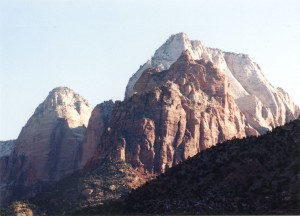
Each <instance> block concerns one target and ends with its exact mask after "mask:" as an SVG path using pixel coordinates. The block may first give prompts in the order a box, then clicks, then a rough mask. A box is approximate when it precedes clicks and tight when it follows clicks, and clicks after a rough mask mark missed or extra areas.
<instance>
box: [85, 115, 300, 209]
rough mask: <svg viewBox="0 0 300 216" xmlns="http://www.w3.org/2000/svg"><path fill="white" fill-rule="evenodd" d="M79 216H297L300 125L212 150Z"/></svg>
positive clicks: (298, 122) (299, 200) (292, 124)
mask: <svg viewBox="0 0 300 216" xmlns="http://www.w3.org/2000/svg"><path fill="white" fill-rule="evenodd" d="M82 213H84V214H93V213H96V214H101V213H106V214H107V213H118V214H120V213H123V214H124V213H125V214H135V213H139V214H140V213H143V214H299V213H300V120H295V121H293V122H291V123H288V124H286V125H285V126H282V127H278V128H275V129H274V130H273V132H269V133H267V134H265V135H263V136H260V137H258V138H257V137H249V138H244V139H233V140H230V141H227V142H224V143H221V144H218V145H216V146H213V147H211V148H209V149H207V150H205V151H202V152H200V153H199V154H197V155H196V156H194V157H192V158H189V159H188V160H186V161H184V162H182V163H181V164H179V165H177V166H175V167H173V168H171V169H169V170H167V171H166V172H165V173H164V174H162V175H160V176H158V177H157V179H155V180H153V181H151V182H147V183H146V184H145V185H143V186H142V187H140V188H138V189H137V190H135V191H133V192H132V193H131V194H129V195H128V196H125V197H123V199H121V200H119V201H118V202H115V203H107V204H106V205H104V206H101V207H98V208H89V209H85V210H84V211H83V212H81V213H80V214H82Z"/></svg>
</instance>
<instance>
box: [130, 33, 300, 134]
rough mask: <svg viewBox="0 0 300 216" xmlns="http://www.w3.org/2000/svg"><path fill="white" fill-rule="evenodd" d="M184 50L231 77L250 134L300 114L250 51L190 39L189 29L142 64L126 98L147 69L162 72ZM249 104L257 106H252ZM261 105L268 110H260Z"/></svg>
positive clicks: (165, 44) (263, 131)
mask: <svg viewBox="0 0 300 216" xmlns="http://www.w3.org/2000/svg"><path fill="white" fill-rule="evenodd" d="M184 50H188V51H189V52H190V53H191V56H192V57H193V58H194V59H196V60H199V59H205V60H209V61H211V62H213V63H214V64H215V65H216V66H217V67H218V68H219V69H220V71H221V72H222V73H223V74H224V75H225V76H226V77H227V79H228V80H229V82H230V84H231V94H232V96H233V97H234V99H235V100H236V102H237V105H238V106H239V108H240V110H241V111H242V112H243V114H244V115H245V116H246V124H247V125H248V128H247V131H248V133H249V134H263V133H265V132H266V131H267V130H271V129H272V128H273V127H275V126H279V125H283V124H285V123H286V122H289V121H291V120H294V119H296V118H297V117H298V116H299V114H300V109H299V106H297V105H296V104H295V103H294V102H293V101H292V99H291V98H290V96H289V95H288V94H287V93H286V92H285V91H284V90H283V89H281V88H275V87H274V86H273V85H272V84H271V83H270V82H269V81H268V80H267V78H266V77H265V76H264V74H263V72H262V70H261V68H260V67H259V65H258V64H256V63H255V62H254V61H252V60H251V59H250V57H249V56H248V55H245V54H237V53H231V52H224V51H222V50H219V49H214V48H209V47H206V46H205V45H203V44H202V43H201V41H199V40H189V38H188V36H187V35H186V34H185V33H178V34H175V35H172V36H170V38H169V39H168V40H167V41H166V42H165V43H164V44H163V45H162V46H161V47H159V48H158V49H157V50H156V51H155V53H154V56H153V57H152V58H151V59H150V60H148V61H147V62H146V63H145V64H144V65H143V66H142V67H140V68H139V70H138V71H137V72H136V73H135V74H134V75H133V76H132V77H131V78H130V80H129V82H128V84H127V87H126V93H125V98H128V97H130V96H131V95H133V94H134V93H135V92H136V91H137V89H135V84H136V83H137V82H138V80H139V79H140V78H141V76H142V75H143V73H145V72H144V71H145V70H146V69H148V68H151V67H156V68H157V70H158V72H161V71H163V70H166V69H169V68H170V66H171V65H172V64H173V63H174V62H175V61H176V60H177V58H178V57H179V56H180V55H181V52H182V51H184ZM247 104H252V105H255V107H250V108H248V107H247ZM260 107H262V108H263V110H264V111H263V112H265V113H263V114H261V113H260V112H257V109H261V108H260Z"/></svg>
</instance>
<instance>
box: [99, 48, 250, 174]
mask: <svg viewBox="0 0 300 216" xmlns="http://www.w3.org/2000/svg"><path fill="white" fill-rule="evenodd" d="M133 89H134V91H135V92H138V93H136V94H134V95H132V96H131V97H129V98H127V99H125V101H123V102H117V103H116V104H115V107H114V109H113V112H112V115H111V120H110V122H109V124H108V128H107V130H106V131H105V132H104V134H103V136H102V138H101V142H100V146H99V149H98V157H101V156H102V157H103V156H106V155H111V156H112V157H113V158H117V159H121V160H124V161H126V162H129V163H131V164H132V165H133V166H134V167H136V168H141V169H142V170H146V171H150V172H152V171H154V172H158V173H161V172H164V171H165V170H166V169H168V168H170V167H172V166H174V165H176V164H178V163H179V162H180V161H183V160H185V159H187V158H188V157H191V156H194V155H195V154H196V153H198V152H199V151H201V150H204V149H206V148H208V147H210V146H212V145H215V144H216V143H217V142H222V141H224V140H227V139H231V138H233V137H243V136H245V128H246V125H245V121H244V120H245V119H244V115H243V114H242V113H241V112H240V110H239V108H238V107H237V105H236V104H235V101H234V98H233V97H232V96H231V94H230V92H229V82H228V80H227V79H226V77H225V76H224V75H223V74H222V73H221V72H220V71H219V70H218V69H217V68H216V66H215V65H214V64H212V63H211V62H209V61H205V60H199V61H195V60H194V59H193V58H192V56H191V53H190V52H189V51H185V52H183V53H182V55H181V57H180V58H179V59H178V60H177V61H176V62H175V63H174V64H172V65H171V66H170V68H169V69H168V70H165V71H162V72H159V71H158V70H157V68H150V69H147V70H145V71H144V73H143V74H142V75H141V77H140V78H139V80H138V81H137V82H136V83H135V86H134V88H133Z"/></svg>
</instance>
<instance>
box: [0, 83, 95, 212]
mask: <svg viewBox="0 0 300 216" xmlns="http://www.w3.org/2000/svg"><path fill="white" fill-rule="evenodd" d="M91 112H92V107H91V105H90V104H89V103H88V102H87V100H85V99H84V98H83V97H81V96H80V95H78V94H76V93H75V92H74V91H73V90H71V89H69V88H67V87H58V88H55V89H53V90H52V91H51V92H50V93H49V95H48V96H47V97H46V99H45V100H44V102H43V103H41V104H40V105H39V106H38V107H37V108H36V110H35V112H34V114H33V115H32V116H31V117H30V119H29V120H28V122H27V123H26V125H25V126H24V127H23V128H22V131H21V133H20V135H19V137H18V139H17V140H16V142H15V143H16V144H15V148H14V151H13V153H12V154H11V155H9V158H8V159H6V160H2V161H0V173H1V175H0V186H1V188H0V189H1V190H0V193H1V194H0V195H1V196H0V206H1V204H5V203H6V202H8V201H10V200H14V199H15V198H18V199H20V198H21V199H26V198H28V197H31V196H34V195H35V194H36V193H37V192H39V191H40V190H42V189H43V188H44V186H45V185H47V184H49V183H51V182H53V181H57V180H58V179H60V178H61V177H62V176H64V175H66V174H68V173H72V172H74V171H75V170H77V169H79V163H80V162H79V160H80V155H81V152H82V145H83V141H84V135H85V131H86V127H87V126H88V121H89V118H90V116H91Z"/></svg>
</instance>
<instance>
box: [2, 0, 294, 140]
mask: <svg viewBox="0 0 300 216" xmlns="http://www.w3.org/2000/svg"><path fill="white" fill-rule="evenodd" d="M299 11H300V1H299V0H281V1H276V0H269V1H263V0H248V1H247V0H218V1H217V0H210V1H208V0H205V1H203V0H147V1H146V0H107V1H105V0H103V1H101V0H98V1H96V0H94V1H92V0H72V1H71V0H51V1H50V0H36V1H34V0H23V1H15V0H0V104H1V106H0V140H6V139H13V138H17V136H18V134H19V132H20V131H21V128H22V127H23V126H24V125H25V123H26V121H27V120H28V119H29V117H30V116H31V115H32V114H33V112H34V110H35V108H36V107H37V106H38V104H40V103H41V102H42V101H43V100H44V99H45V97H46V96H47V95H48V92H49V91H50V90H52V89H53V88H54V87H57V86H68V87H70V88H72V89H74V90H75V91H76V92H78V93H79V94H81V95H82V96H83V97H85V98H86V99H88V100H89V101H90V102H91V104H92V105H96V104H98V103H100V102H102V101H103V100H108V99H113V100H116V99H122V98H123V96H124V92H125V86H126V84H127V81H128V79H129V77H130V76H131V75H132V74H133V73H134V72H135V71H136V70H137V69H138V68H139V66H140V65H141V64H143V63H144V62H145V61H146V60H147V59H149V58H150V57H151V56H152V55H153V53H154V51H155V50H156V49H157V48H158V47H159V46H160V45H161V44H162V43H164V42H165V41H166V40H167V38H168V37H169V36H170V35H171V34H175V33H178V32H186V33H187V34H188V36H189V38H190V39H199V40H201V41H202V42H203V43H204V44H205V45H207V46H209V47H217V48H219V49H222V50H224V51H232V52H240V53H247V54H249V55H250V57H251V58H252V59H253V60H254V61H256V62H257V63H258V64H259V65H260V66H261V68H262V69H263V71H264V73H265V75H266V77H267V78H268V79H269V80H270V81H271V82H272V83H273V84H274V85H275V86H281V87H283V88H284V89H286V90H287V91H288V92H289V93H290V94H291V95H292V98H293V99H294V100H295V101H296V102H297V103H298V104H300V82H299V80H300V75H299V72H300V63H299V57H300V54H299V52H300V13H299Z"/></svg>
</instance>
